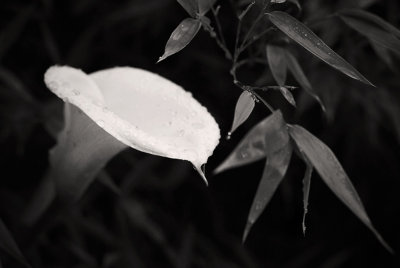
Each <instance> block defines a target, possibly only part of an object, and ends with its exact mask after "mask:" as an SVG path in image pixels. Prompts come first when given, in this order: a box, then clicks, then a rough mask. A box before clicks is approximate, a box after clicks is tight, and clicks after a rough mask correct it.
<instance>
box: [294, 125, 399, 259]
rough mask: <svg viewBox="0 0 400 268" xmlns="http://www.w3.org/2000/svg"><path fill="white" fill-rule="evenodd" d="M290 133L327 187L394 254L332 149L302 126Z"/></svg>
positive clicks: (295, 127) (296, 127)
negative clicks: (373, 222)
mask: <svg viewBox="0 0 400 268" xmlns="http://www.w3.org/2000/svg"><path fill="white" fill-rule="evenodd" d="M289 133H290V136H291V137H292V138H293V139H294V141H295V143H296V145H297V146H298V148H299V150H300V151H301V152H302V153H304V155H305V156H306V157H307V158H308V159H309V160H310V162H311V163H312V165H313V166H314V168H315V169H316V171H317V172H318V174H319V175H320V176H321V178H322V180H323V181H324V182H325V183H326V185H327V186H328V187H329V188H330V189H331V190H332V191H333V192H334V193H335V195H336V196H337V197H338V198H339V199H340V200H341V201H342V202H343V203H344V204H345V205H346V206H347V207H348V208H349V209H350V210H351V211H352V212H353V213H354V214H355V215H356V216H357V217H358V218H359V219H360V220H361V221H362V222H363V223H364V224H365V225H366V226H367V227H368V228H369V229H370V230H371V231H372V232H373V233H374V235H375V236H376V238H377V239H378V240H379V241H380V242H381V244H382V245H383V246H384V247H385V248H386V249H387V250H388V251H390V252H393V250H392V249H391V248H390V247H389V245H388V244H387V243H386V242H385V241H384V240H383V238H382V237H381V235H380V234H379V233H378V231H377V230H376V229H375V227H374V226H373V225H372V223H371V220H370V219H369V217H368V215H367V212H366V211H365V208H364V206H363V204H362V202H361V199H360V197H359V195H358V193H357V191H356V189H355V188H354V186H353V184H352V183H351V181H350V179H349V177H348V176H347V174H346V172H345V171H344V169H343V167H342V166H341V164H340V163H339V161H338V160H337V158H336V156H335V155H334V153H333V152H332V151H331V149H329V147H328V146H326V145H325V144H324V143H323V142H321V141H320V140H319V139H318V138H316V137H315V136H313V135H312V134H311V133H310V132H308V131H307V130H306V129H304V128H302V127H300V126H297V125H294V126H291V127H290V128H289Z"/></svg>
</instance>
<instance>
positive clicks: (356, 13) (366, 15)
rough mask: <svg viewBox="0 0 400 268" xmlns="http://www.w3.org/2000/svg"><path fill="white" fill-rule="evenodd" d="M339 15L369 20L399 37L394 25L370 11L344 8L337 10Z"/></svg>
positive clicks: (399, 32) (398, 31)
mask: <svg viewBox="0 0 400 268" xmlns="http://www.w3.org/2000/svg"><path fill="white" fill-rule="evenodd" d="M338 14H339V15H340V16H341V17H352V18H355V19H360V20H361V19H362V20H364V21H366V22H370V23H373V24H376V25H377V26H380V27H381V28H382V29H384V30H386V31H387V32H389V33H391V34H393V35H394V36H396V37H397V38H400V30H399V29H397V28H396V27H395V26H393V25H392V24H390V23H389V22H387V21H385V20H384V19H382V18H381V17H378V16H376V15H375V14H372V13H370V12H367V11H365V10H361V9H346V10H342V11H340V12H338Z"/></svg>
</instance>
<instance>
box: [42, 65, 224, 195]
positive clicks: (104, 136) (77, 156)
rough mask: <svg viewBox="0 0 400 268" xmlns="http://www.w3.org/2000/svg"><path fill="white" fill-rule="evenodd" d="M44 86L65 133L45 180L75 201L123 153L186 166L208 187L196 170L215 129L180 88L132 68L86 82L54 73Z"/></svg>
mask: <svg viewBox="0 0 400 268" xmlns="http://www.w3.org/2000/svg"><path fill="white" fill-rule="evenodd" d="M45 83H46V85H47V87H48V88H49V89H50V90H51V91H52V92H53V93H55V94H56V95H57V96H58V97H60V98H62V99H63V100H64V101H65V102H66V105H65V114H64V116H65V126H64V129H63V131H62V132H61V133H60V134H59V135H58V140H57V145H56V146H55V147H54V148H53V149H52V150H51V152H50V162H51V170H50V171H49V173H50V175H48V177H51V176H52V177H54V179H55V181H56V189H58V190H61V191H62V192H64V193H67V195H71V196H73V199H77V198H79V196H80V195H81V194H82V193H83V191H84V190H85V188H87V186H88V185H89V184H90V182H91V181H92V180H93V178H94V177H95V175H96V174H97V173H98V172H99V171H100V169H101V168H103V167H104V165H105V164H106V163H107V162H108V160H110V159H111V158H112V157H113V156H114V155H115V154H117V153H118V152H119V151H121V150H123V149H124V148H127V147H132V148H134V149H136V150H139V151H142V152H146V153H150V154H153V155H159V156H164V157H168V158H174V159H181V160H187V161H190V162H191V163H192V164H193V166H194V167H195V168H196V170H197V171H198V172H199V173H200V175H201V176H202V178H203V179H204V180H205V181H206V182H207V180H206V178H205V176H204V173H203V172H202V169H201V167H202V165H203V164H205V163H206V162H207V159H208V157H209V156H210V155H211V154H212V153H213V150H214V149H215V147H216V146H217V144H218V142H219V138H220V131H219V127H218V124H217V123H216V122H215V120H214V118H213V117H212V116H211V115H210V114H209V112H208V111H207V109H206V108H205V107H203V106H202V105H201V104H200V103H198V102H197V101H196V100H195V99H194V98H193V97H192V95H191V93H189V92H187V91H185V90H184V89H183V88H181V87H180V86H178V85H176V84H174V83H173V82H171V81H169V80H167V79H165V78H163V77H161V76H159V75H157V74H154V73H151V72H149V71H145V70H142V69H138V68H131V67H117V68H112V69H106V70H101V71H98V72H95V73H92V74H90V75H87V74H85V73H84V72H83V71H81V70H78V69H75V68H72V67H68V66H53V67H50V68H49V69H48V70H47V72H46V74H45ZM77 185H78V187H77ZM59 192H60V191H59Z"/></svg>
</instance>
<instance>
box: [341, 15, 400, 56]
mask: <svg viewBox="0 0 400 268" xmlns="http://www.w3.org/2000/svg"><path fill="white" fill-rule="evenodd" d="M340 18H341V19H342V20H343V21H344V22H345V23H346V24H347V25H348V26H349V27H351V28H353V29H354V30H356V31H357V32H359V33H360V34H362V35H364V36H365V37H367V38H368V39H370V40H372V41H374V42H376V43H377V44H379V45H381V46H383V47H385V48H387V49H390V50H392V51H393V52H396V53H398V54H400V39H397V38H396V37H395V36H394V35H393V34H391V33H388V32H386V31H385V30H383V29H381V28H379V27H378V26H375V25H374V24H372V23H370V22H368V21H365V20H363V19H359V18H354V17H350V16H343V15H341V16H340Z"/></svg>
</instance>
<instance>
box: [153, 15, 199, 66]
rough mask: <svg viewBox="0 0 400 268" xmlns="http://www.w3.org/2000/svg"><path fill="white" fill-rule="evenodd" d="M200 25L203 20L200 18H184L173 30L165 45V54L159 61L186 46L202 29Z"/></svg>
mask: <svg viewBox="0 0 400 268" xmlns="http://www.w3.org/2000/svg"><path fill="white" fill-rule="evenodd" d="M200 27H201V22H200V21H199V20H196V19H191V18H187V19H185V20H183V21H182V22H181V23H180V24H179V26H178V27H177V28H176V29H175V30H174V31H173V32H172V34H171V36H170V38H169V40H168V42H167V44H166V46H165V51H164V54H163V55H162V56H161V57H160V58H159V60H158V62H160V61H162V60H164V59H166V58H167V57H169V56H171V55H173V54H175V53H177V52H179V51H181V50H182V49H183V48H185V47H186V46H187V45H188V44H189V43H190V41H192V39H193V38H194V37H195V36H196V34H197V32H198V31H199V30H200Z"/></svg>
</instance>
